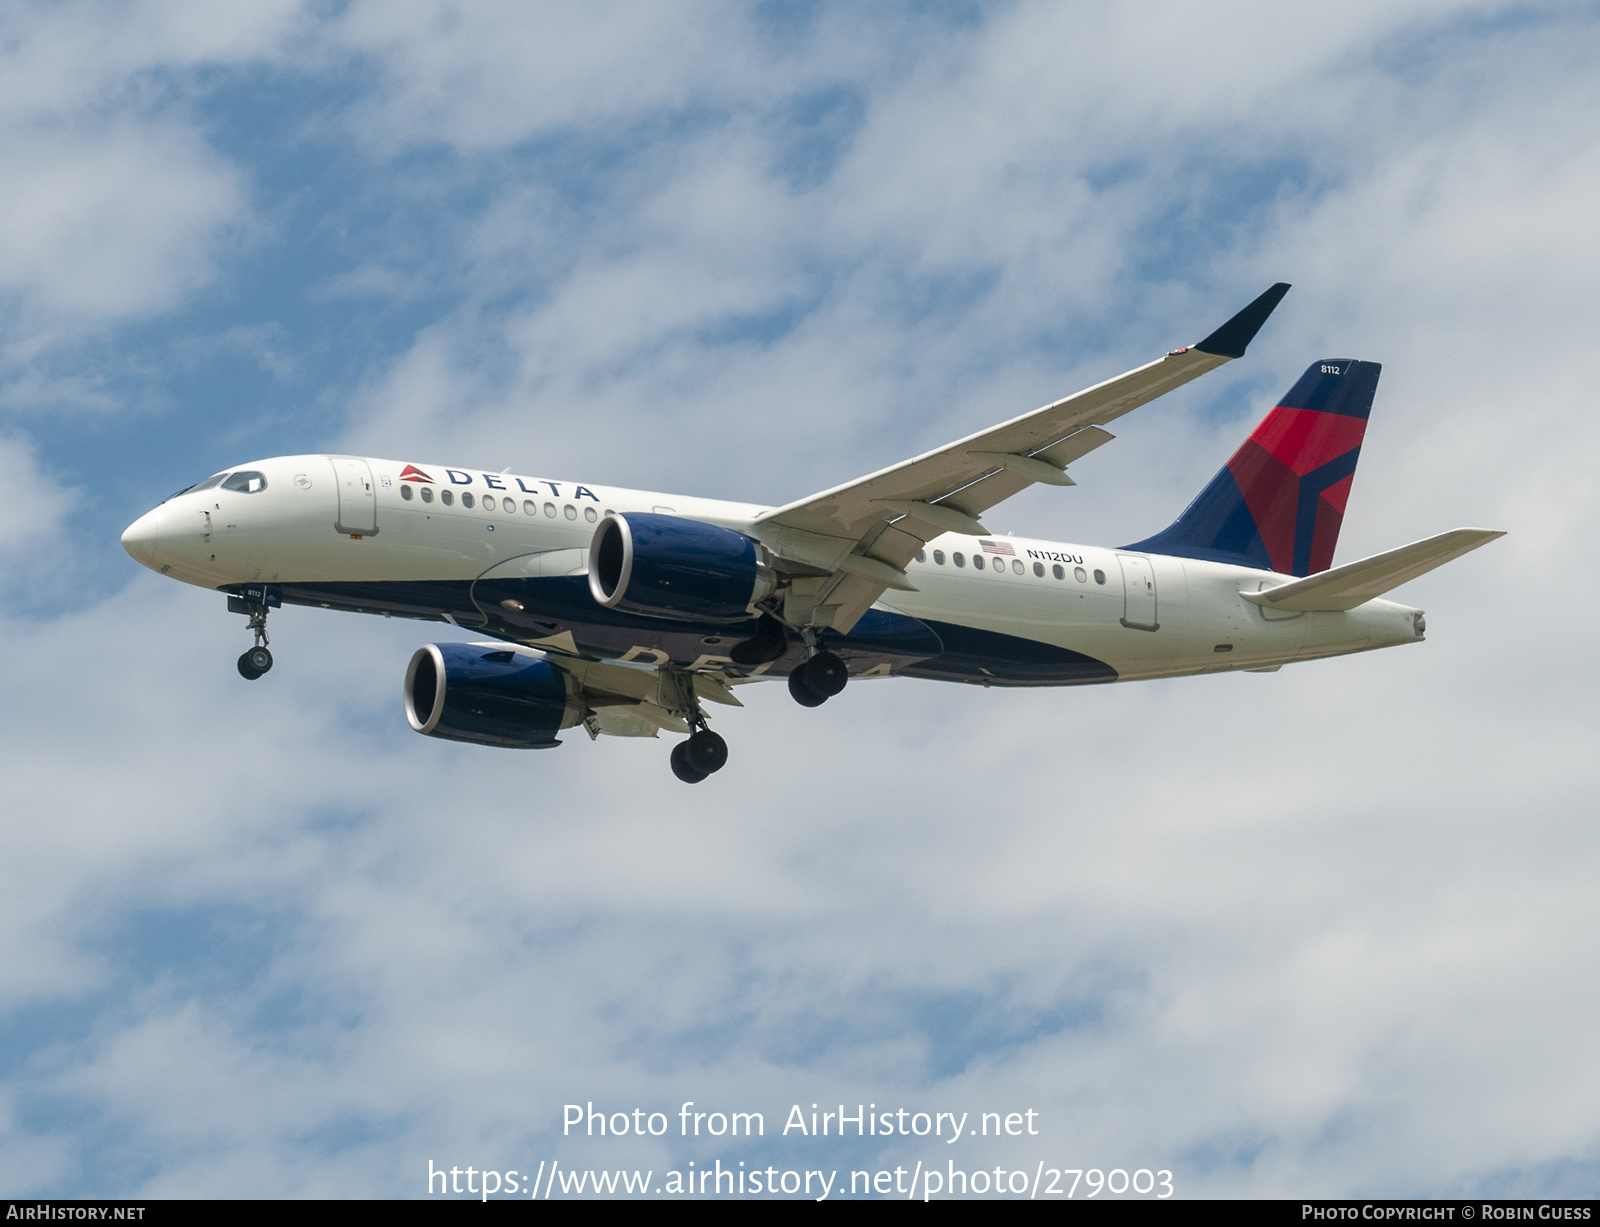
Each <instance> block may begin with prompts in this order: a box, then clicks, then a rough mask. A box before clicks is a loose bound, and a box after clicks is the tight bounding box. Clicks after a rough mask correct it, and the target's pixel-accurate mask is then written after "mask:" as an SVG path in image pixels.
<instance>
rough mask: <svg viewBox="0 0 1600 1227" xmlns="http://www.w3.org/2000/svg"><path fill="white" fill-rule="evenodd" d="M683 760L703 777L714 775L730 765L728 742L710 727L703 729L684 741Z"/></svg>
mask: <svg viewBox="0 0 1600 1227" xmlns="http://www.w3.org/2000/svg"><path fill="white" fill-rule="evenodd" d="M683 761H684V763H685V764H687V765H688V767H689V768H690V770H693V771H698V772H700V773H701V778H702V779H703V778H704V777H705V776H708V775H714V774H715V773H716V772H718V771H721V770H722V769H723V768H724V767H726V766H727V765H728V743H727V742H725V741H723V740H722V738H721V737H719V736H717V734H715V733H713V732H712V731H711V730H710V729H701V730H700V731H699V732H698V733H696V734H694V735H693V736H692V737H690V738H689V740H688V741H686V742H684V743H683Z"/></svg>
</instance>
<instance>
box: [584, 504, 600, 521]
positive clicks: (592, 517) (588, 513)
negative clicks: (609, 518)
mask: <svg viewBox="0 0 1600 1227" xmlns="http://www.w3.org/2000/svg"><path fill="white" fill-rule="evenodd" d="M583 518H584V519H585V520H588V521H589V523H591V524H593V523H594V522H595V521H596V520H598V519H599V518H600V517H599V515H598V514H596V512H595V509H594V508H593V507H585V508H584V509H583Z"/></svg>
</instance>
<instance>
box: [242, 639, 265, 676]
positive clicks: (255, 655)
mask: <svg viewBox="0 0 1600 1227" xmlns="http://www.w3.org/2000/svg"><path fill="white" fill-rule="evenodd" d="M270 668H272V653H271V652H269V651H267V649H266V647H265V646H261V647H254V648H251V649H250V650H249V651H248V652H246V653H245V654H244V655H243V656H241V657H239V676H240V677H242V678H244V679H245V680H246V681H250V682H253V681H255V680H256V678H258V677H260V676H261V675H262V674H263V673H265V672H266V671H267V670H268V669H270Z"/></svg>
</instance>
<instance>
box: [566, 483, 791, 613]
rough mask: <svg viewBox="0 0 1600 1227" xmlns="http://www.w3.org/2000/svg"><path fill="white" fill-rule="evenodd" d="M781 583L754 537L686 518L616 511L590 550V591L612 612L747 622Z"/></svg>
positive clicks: (603, 523)
mask: <svg viewBox="0 0 1600 1227" xmlns="http://www.w3.org/2000/svg"><path fill="white" fill-rule="evenodd" d="M776 586H777V584H776V578H775V577H774V575H773V574H772V571H771V570H770V569H769V568H767V567H765V566H763V565H762V564H761V561H760V556H759V551H758V548H757V546H756V543H755V541H754V540H752V539H751V538H749V537H747V536H745V535H744V534H743V533H740V532H735V531H734V530H733V529H731V528H719V527H718V526H717V525H715V524H704V523H702V522H701V521H699V520H686V519H684V518H683V517H681V516H664V515H646V514H643V513H638V512H631V511H630V512H628V513H627V514H626V515H618V514H616V513H615V512H613V513H612V514H611V515H608V516H606V518H605V519H603V520H601V521H600V527H599V528H597V529H595V533H594V540H593V541H592V542H591V543H590V547H589V591H590V592H591V593H593V594H594V599H595V600H597V601H599V602H600V604H602V605H604V606H605V607H606V608H607V609H620V610H623V611H624V612H627V613H637V614H647V615H649V616H651V617H656V618H679V619H683V620H686V621H695V622H743V621H745V620H747V619H748V618H750V617H751V616H752V615H751V613H750V606H751V604H752V603H753V602H755V601H759V600H761V599H762V598H763V597H765V596H768V595H769V594H771V593H772V591H773V590H774V588H775V587H776Z"/></svg>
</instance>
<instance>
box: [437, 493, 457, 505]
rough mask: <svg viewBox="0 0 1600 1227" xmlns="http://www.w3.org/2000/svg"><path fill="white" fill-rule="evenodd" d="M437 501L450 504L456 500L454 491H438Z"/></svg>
mask: <svg viewBox="0 0 1600 1227" xmlns="http://www.w3.org/2000/svg"><path fill="white" fill-rule="evenodd" d="M439 501H440V502H441V503H443V504H444V505H445V506H446V507H448V506H450V504H451V503H453V502H455V501H456V496H455V491H453V490H441V491H439Z"/></svg>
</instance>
